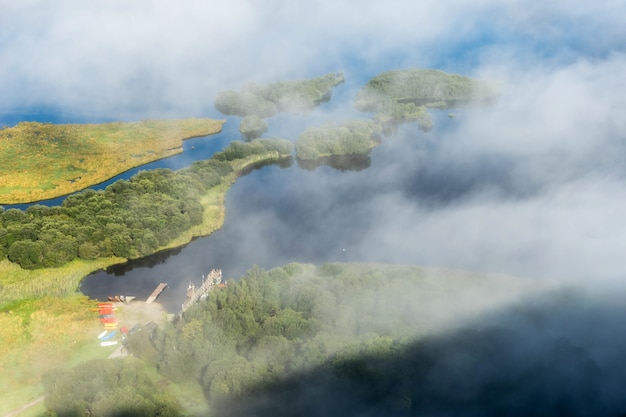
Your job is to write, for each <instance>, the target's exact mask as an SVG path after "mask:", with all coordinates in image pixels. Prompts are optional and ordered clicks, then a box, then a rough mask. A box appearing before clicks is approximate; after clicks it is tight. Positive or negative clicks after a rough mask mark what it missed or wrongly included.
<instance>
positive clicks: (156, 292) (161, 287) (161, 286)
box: [146, 282, 167, 304]
mask: <svg viewBox="0 0 626 417" xmlns="http://www.w3.org/2000/svg"><path fill="white" fill-rule="evenodd" d="M165 287H167V284H166V283H164V282H162V283H160V284H159V285H158V287H156V289H155V290H154V291H152V294H150V297H148V299H147V300H146V304H150V303H152V302H154V300H156V298H157V297H158V296H159V294H161V293H162V292H163V290H164V289H165Z"/></svg>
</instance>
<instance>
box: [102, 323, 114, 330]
mask: <svg viewBox="0 0 626 417" xmlns="http://www.w3.org/2000/svg"><path fill="white" fill-rule="evenodd" d="M104 328H105V329H106V330H115V329H117V323H107V324H105V325H104Z"/></svg>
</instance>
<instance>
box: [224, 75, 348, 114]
mask: <svg viewBox="0 0 626 417" xmlns="http://www.w3.org/2000/svg"><path fill="white" fill-rule="evenodd" d="M343 81H344V75H343V73H341V72H338V73H330V74H326V75H324V76H322V77H317V78H311V79H305V80H290V81H278V82H275V83H270V84H264V85H262V84H255V83H250V84H248V85H246V86H244V87H243V88H242V89H241V91H233V90H228V91H223V92H222V93H220V94H219V95H218V96H217V98H216V99H215V108H216V109H217V110H218V111H220V112H221V113H223V114H226V115H232V116H241V117H245V116H252V115H256V116H258V117H261V118H265V117H271V116H274V115H276V114H277V113H279V112H289V113H299V112H307V111H310V110H312V109H313V108H315V107H316V106H318V105H319V104H321V103H323V102H326V101H328V100H330V97H331V90H332V89H333V87H335V86H337V85H339V84H341V83H342V82H343Z"/></svg>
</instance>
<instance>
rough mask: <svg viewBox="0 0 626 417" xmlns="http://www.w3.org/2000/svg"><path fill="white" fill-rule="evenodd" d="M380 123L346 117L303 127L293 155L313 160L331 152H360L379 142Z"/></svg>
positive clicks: (331, 153) (363, 152)
mask: <svg viewBox="0 0 626 417" xmlns="http://www.w3.org/2000/svg"><path fill="white" fill-rule="evenodd" d="M381 134H382V127H381V125H380V123H377V122H375V121H373V120H365V119H357V120H346V121H344V122H342V123H341V124H339V125H336V124H333V123H329V124H326V125H323V126H318V127H310V128H308V129H306V130H305V131H304V132H303V133H302V134H301V135H300V136H299V137H298V140H297V141H296V158H298V159H301V160H305V161H306V160H316V159H319V158H323V157H328V156H334V155H363V154H367V153H368V152H369V150H370V149H372V148H373V147H374V146H376V145H377V144H378V143H380V135H381Z"/></svg>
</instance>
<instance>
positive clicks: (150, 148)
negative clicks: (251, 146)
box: [0, 118, 224, 204]
mask: <svg viewBox="0 0 626 417" xmlns="http://www.w3.org/2000/svg"><path fill="white" fill-rule="evenodd" d="M223 124H224V121H223V120H213V119H196V118H190V119H180V120H144V121H140V122H111V123H101V124H51V123H38V122H21V123H18V124H17V125H16V126H13V127H5V128H3V129H0V204H2V203H3V204H17V203H28V202H32V201H39V200H45V199H50V198H54V197H59V196H63V195H67V194H70V193H73V192H76V191H79V190H82V189H84V188H87V187H89V186H91V185H93V184H98V183H101V182H103V181H106V180H108V179H109V178H112V177H114V176H115V175H117V174H119V173H121V172H124V171H127V170H129V169H131V168H134V167H137V166H140V165H144V164H146V163H148V162H152V161H155V160H158V159H161V158H165V157H168V156H171V155H174V154H176V153H180V152H182V141H183V140H184V139H189V138H192V137H198V136H207V135H211V134H214V133H217V132H219V131H220V130H221V129H222V125H223Z"/></svg>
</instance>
